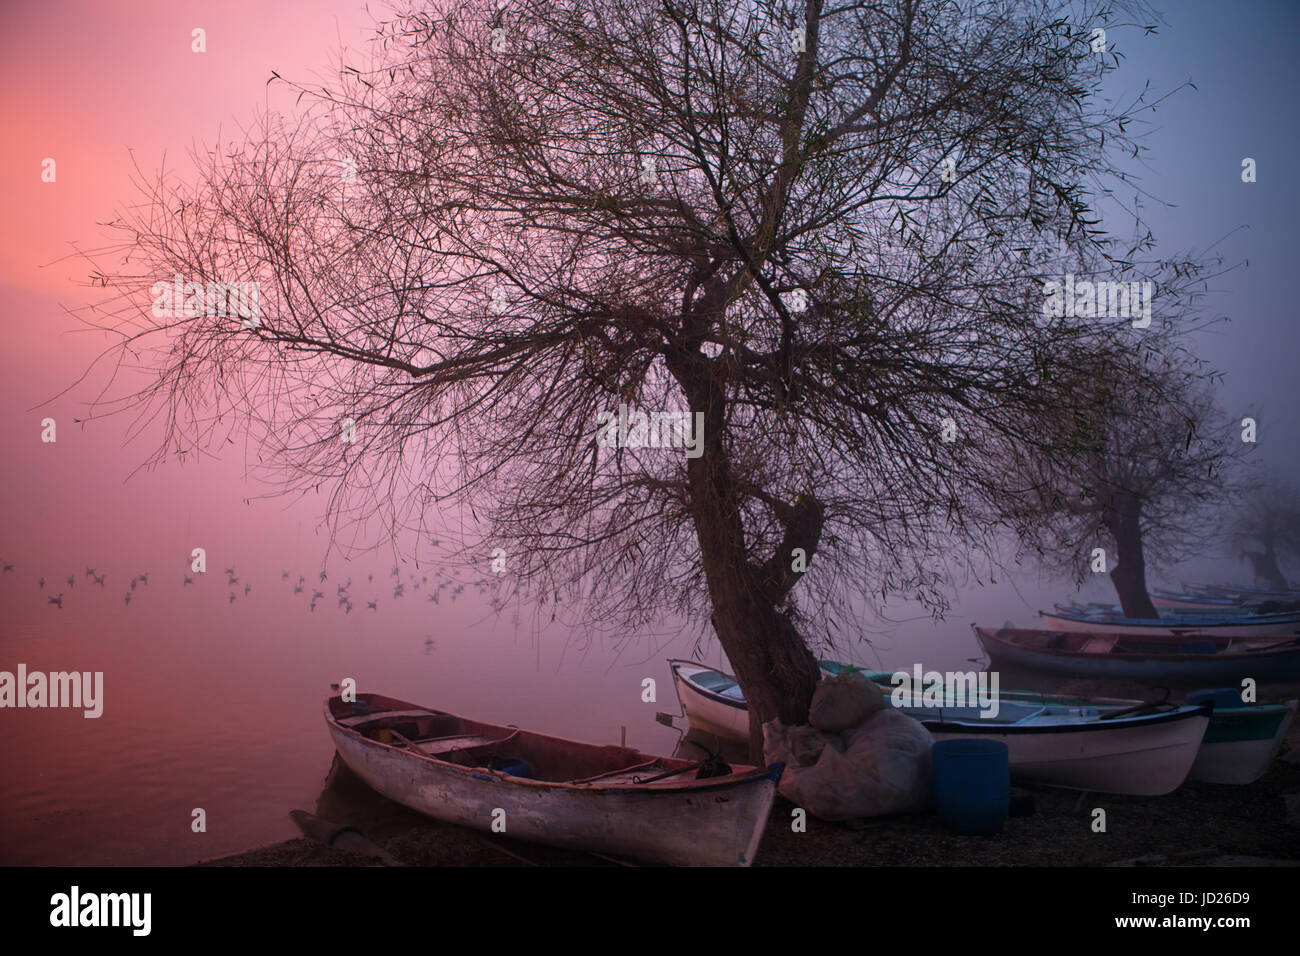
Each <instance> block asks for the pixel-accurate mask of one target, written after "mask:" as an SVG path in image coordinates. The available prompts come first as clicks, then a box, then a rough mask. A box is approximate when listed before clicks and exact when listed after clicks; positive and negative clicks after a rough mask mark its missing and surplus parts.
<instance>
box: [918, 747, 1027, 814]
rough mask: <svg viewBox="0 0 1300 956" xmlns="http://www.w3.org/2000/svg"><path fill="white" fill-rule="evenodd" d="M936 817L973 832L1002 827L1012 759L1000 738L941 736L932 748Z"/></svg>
mask: <svg viewBox="0 0 1300 956" xmlns="http://www.w3.org/2000/svg"><path fill="white" fill-rule="evenodd" d="M931 758H932V764H933V774H934V798H935V803H936V804H937V805H938V808H939V818H940V819H941V820H943V822H944V824H945V825H946V826H947V827H948V828H949V829H951V830H954V831H956V832H957V833H965V834H970V835H972V836H988V835H990V834H994V833H1000V832H1001V831H1002V825H1003V824H1004V823H1006V819H1007V809H1008V806H1009V805H1010V802H1011V762H1010V759H1009V758H1008V756H1007V745H1006V744H1004V743H1002V741H1000V740H976V739H970V738H962V739H958V740H940V741H938V742H937V743H935V744H934V747H933V749H932V750H931Z"/></svg>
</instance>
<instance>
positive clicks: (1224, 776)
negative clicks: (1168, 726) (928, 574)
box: [822, 661, 1297, 785]
mask: <svg viewBox="0 0 1300 956" xmlns="http://www.w3.org/2000/svg"><path fill="white" fill-rule="evenodd" d="M822 669H823V670H825V671H828V672H830V673H843V672H844V671H845V670H847V669H848V666H847V665H844V664H838V663H833V662H830V661H823V662H822ZM855 669H856V668H855ZM862 673H865V674H866V676H867V677H868V678H870V679H871V680H873V681H875V682H876V683H877V684H880V685H881V687H882V689H883V688H884V687H889V686H891V684H892V682H891V676H892V675H891V674H890V673H889V672H888V671H863V672H862ZM1207 697H1208V698H1209V699H1211V700H1213V702H1214V712H1213V713H1211V714H1210V723H1209V726H1208V727H1206V729H1205V736H1204V738H1202V740H1201V749H1200V750H1199V751H1197V753H1196V762H1195V763H1193V764H1192V770H1191V773H1189V774H1188V777H1187V779H1189V780H1200V781H1203V782H1205V783H1228V784H1239V785H1240V784H1248V783H1254V782H1255V781H1256V780H1258V779H1259V778H1260V777H1262V776H1263V775H1264V774H1265V772H1267V770H1268V768H1269V767H1270V766H1272V764H1273V758H1275V757H1276V756H1277V753H1278V751H1279V750H1281V749H1282V741H1283V739H1284V738H1285V737H1286V732H1287V730H1288V729H1289V728H1290V726H1291V721H1292V719H1293V718H1294V717H1295V713H1296V706H1297V702H1296V701H1294V700H1288V701H1286V702H1285V703H1280V704H1246V703H1243V702H1242V700H1241V696H1240V694H1238V693H1237V691H1236V690H1235V689H1233V688H1225V689H1220V690H1200V691H1193V692H1192V693H1191V694H1189V695H1188V697H1187V703H1189V704H1192V703H1200V702H1201V700H1202V699H1203V698H1207ZM998 700H999V701H1003V702H1007V703H1018V704H1031V705H1052V706H1056V707H1071V708H1093V709H1095V710H1096V711H1097V712H1098V714H1099V715H1105V714H1107V713H1114V712H1115V711H1117V710H1129V711H1132V710H1134V709H1136V708H1140V707H1142V706H1143V705H1144V702H1143V701H1140V700H1133V699H1129V698H1119V697H1079V696H1076V695H1070V694H1048V693H1044V692H1042V691H1031V690H1001V691H999V692H998Z"/></svg>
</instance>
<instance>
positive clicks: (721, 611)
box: [692, 456, 820, 765]
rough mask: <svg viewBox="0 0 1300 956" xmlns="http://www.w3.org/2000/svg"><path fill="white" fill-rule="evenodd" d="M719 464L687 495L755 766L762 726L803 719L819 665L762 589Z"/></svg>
mask: <svg viewBox="0 0 1300 956" xmlns="http://www.w3.org/2000/svg"><path fill="white" fill-rule="evenodd" d="M705 457H707V456H705ZM700 460H703V459H700ZM692 464H694V462H692ZM722 464H723V463H721V462H717V461H715V462H713V463H712V467H709V468H707V469H701V471H705V470H707V471H708V472H709V473H710V475H709V477H710V478H711V479H712V480H709V481H708V482H707V484H706V487H705V488H704V489H702V491H701V493H699V494H696V495H693V497H694V498H695V500H694V502H693V504H694V512H695V514H694V518H695V529H696V535H697V537H698V538H699V542H700V552H701V557H702V559H703V562H704V574H705V579H706V580H707V582H708V586H709V598H710V600H711V601H712V603H713V627H714V630H715V631H716V632H717V635H718V641H719V642H720V643H721V644H722V649H723V651H725V652H726V655H727V660H728V661H729V662H730V663H731V667H732V670H733V671H734V672H735V675H736V680H737V681H739V682H740V689H741V690H742V691H743V692H744V694H745V701H746V703H747V704H748V705H749V756H750V760H751V761H752V762H753V763H755V764H757V765H762V762H763V734H762V725H763V724H764V723H766V722H767V721H769V720H771V719H772V718H773V717H780V718H781V721H782V722H783V723H786V724H806V723H807V722H808V708H809V707H810V706H811V705H812V695H813V691H814V690H815V689H816V686H817V681H818V678H819V676H820V672H819V670H818V667H817V659H816V658H815V657H813V655H812V653H811V652H810V651H809V650H808V648H807V646H806V645H805V644H804V641H803V637H802V636H801V635H800V634H799V632H798V631H797V630H796V629H795V627H794V625H793V624H792V623H791V622H790V619H789V617H788V616H787V615H786V614H785V613H783V612H782V611H780V610H778V609H777V608H776V607H774V606H773V605H772V603H771V602H770V601H769V600H767V599H765V598H764V596H763V588H762V586H761V582H760V580H759V576H758V575H757V574H755V568H754V566H753V565H752V564H751V562H750V560H749V555H748V553H747V552H746V550H745V545H744V533H743V526H742V524H741V521H740V512H739V508H738V507H737V502H736V500H735V498H734V494H726V493H724V494H721V495H720V494H719V492H726V491H727V484H728V483H727V482H726V481H725V480H723V481H719V480H717V479H718V477H719V476H718V475H717V469H718V467H719V466H720V465H722ZM723 471H724V472H725V468H723ZM692 486H693V488H694V486H695V482H692Z"/></svg>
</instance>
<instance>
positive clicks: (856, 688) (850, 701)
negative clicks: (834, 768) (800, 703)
mask: <svg viewBox="0 0 1300 956" xmlns="http://www.w3.org/2000/svg"><path fill="white" fill-rule="evenodd" d="M884 709H885V695H884V693H883V692H882V691H881V690H880V688H879V687H878V686H876V684H875V682H874V681H871V680H869V679H868V678H867V676H866V675H865V674H863V673H861V672H858V671H850V672H849V673H847V674H840V675H838V676H836V677H827V678H824V679H823V680H822V681H821V683H819V684H818V685H817V689H816V690H815V691H813V699H812V706H811V707H810V708H808V723H810V724H812V726H814V727H816V728H817V729H818V730H821V731H824V732H827V733H833V734H838V733H841V732H843V731H845V730H848V729H849V728H850V727H857V726H858V725H860V724H861V723H863V722H864V721H865V720H866V719H867V718H868V717H870V716H871V715H872V714H874V713H877V712H879V711H882V710H884Z"/></svg>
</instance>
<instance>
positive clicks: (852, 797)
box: [763, 673, 933, 820]
mask: <svg viewBox="0 0 1300 956" xmlns="http://www.w3.org/2000/svg"><path fill="white" fill-rule="evenodd" d="M932 743H933V739H932V738H931V737H930V732H929V731H928V730H926V729H925V727H923V726H922V725H921V724H920V723H919V722H918V721H915V720H913V719H912V718H911V717H908V716H907V715H906V714H903V713H901V712H899V711H898V710H895V709H894V708H892V707H889V706H887V704H886V701H885V697H884V693H883V692H882V691H881V689H880V688H879V687H878V686H877V685H876V684H875V683H873V682H872V681H870V680H869V679H867V677H866V676H865V675H864V674H861V673H848V674H841V675H839V676H836V677H830V678H826V679H824V680H823V681H822V682H821V683H820V684H818V685H817V690H816V692H815V693H814V694H813V699H812V707H811V708H809V711H808V724H807V725H803V726H796V727H787V726H785V725H784V724H782V723H781V721H780V720H771V721H768V722H767V723H766V724H764V725H763V756H764V758H765V759H766V762H767V763H768V764H772V763H778V762H780V763H784V764H785V766H786V769H785V773H784V774H783V775H782V777H781V783H780V787H779V792H780V794H781V796H783V797H785V798H786V799H787V800H789V801H790V802H791V803H794V804H795V805H796V806H799V807H803V808H804V809H806V810H807V811H808V812H809V813H811V814H813V815H814V816H816V817H820V818H821V819H823V820H853V819H858V818H861V817H874V816H883V815H886V814H891V813H907V812H911V811H916V810H923V809H925V808H926V807H927V806H928V805H929V804H930V800H931V797H930V746H931V744H932Z"/></svg>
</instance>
